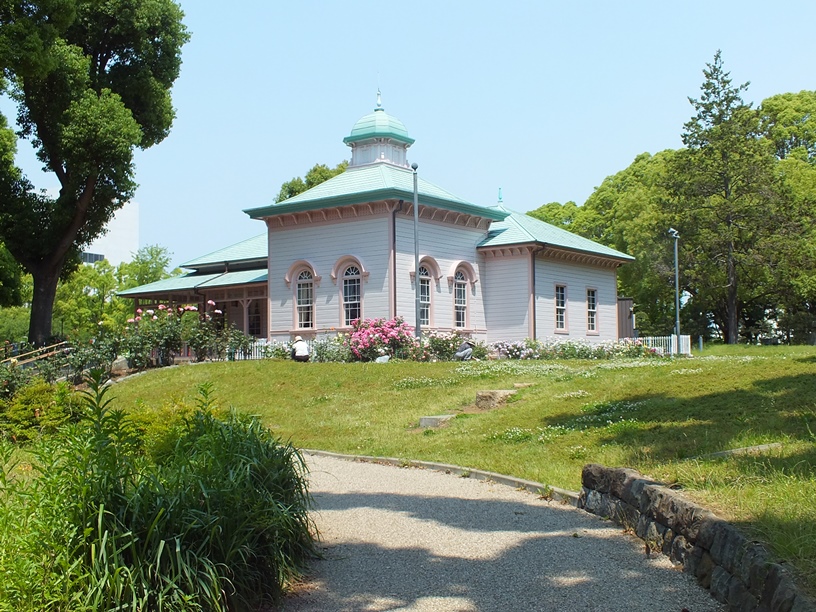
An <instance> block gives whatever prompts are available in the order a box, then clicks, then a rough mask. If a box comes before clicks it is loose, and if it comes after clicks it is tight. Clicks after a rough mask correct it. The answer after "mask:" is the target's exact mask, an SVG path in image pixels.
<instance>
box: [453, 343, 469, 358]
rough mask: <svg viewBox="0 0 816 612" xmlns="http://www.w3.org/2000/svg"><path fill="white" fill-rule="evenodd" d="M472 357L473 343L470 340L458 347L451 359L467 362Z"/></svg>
mask: <svg viewBox="0 0 816 612" xmlns="http://www.w3.org/2000/svg"><path fill="white" fill-rule="evenodd" d="M472 355H473V342H471V341H470V340H465V341H464V342H462V344H460V345H459V348H458V349H456V354H454V356H453V358H454V359H456V360H458V361H469V360H470V358H471V356H472Z"/></svg>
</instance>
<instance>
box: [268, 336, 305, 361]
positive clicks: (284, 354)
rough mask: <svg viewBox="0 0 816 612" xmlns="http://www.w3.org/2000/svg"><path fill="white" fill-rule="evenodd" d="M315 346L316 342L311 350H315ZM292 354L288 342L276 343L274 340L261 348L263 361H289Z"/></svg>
mask: <svg viewBox="0 0 816 612" xmlns="http://www.w3.org/2000/svg"><path fill="white" fill-rule="evenodd" d="M315 344H317V341H315V343H313V345H312V350H313V351H314V350H316V349H315ZM291 352H292V347H291V345H290V344H289V343H288V342H278V341H276V340H272V341H271V342H269V343H268V344H266V345H265V346H264V347H263V358H264V359H289V358H290V355H291Z"/></svg>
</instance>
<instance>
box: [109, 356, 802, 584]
mask: <svg viewBox="0 0 816 612" xmlns="http://www.w3.org/2000/svg"><path fill="white" fill-rule="evenodd" d="M205 382H212V383H214V386H215V395H216V397H217V398H219V399H220V400H221V402H222V403H223V404H225V405H231V406H234V407H235V408H237V409H238V410H241V411H246V412H249V413H252V414H257V415H259V416H260V417H261V419H262V420H263V421H264V422H265V423H266V424H267V425H269V426H270V427H271V428H272V429H273V430H274V431H275V432H276V433H277V434H278V435H279V436H281V437H282V438H284V439H291V440H292V441H293V442H294V444H296V445H297V446H299V447H302V448H314V449H324V450H331V451H336V452H341V453H351V454H361V455H378V456H389V457H399V458H405V459H426V460H434V461H441V462H446V463H453V464H457V465H461V466H467V467H471V468H479V469H485V470H491V471H495V472H499V473H503V474H509V475H513V476H517V477H521V478H527V479H530V480H535V481H539V482H542V483H546V484H549V485H554V486H559V487H563V488H567V489H572V490H577V489H578V488H579V487H580V474H581V468H582V466H583V465H584V464H586V463H590V462H597V463H602V464H605V465H615V466H627V467H633V468H635V469H638V470H640V471H641V472H643V473H645V474H647V475H649V476H651V477H654V478H657V479H661V480H664V481H667V482H672V483H677V484H679V485H681V486H682V487H683V488H684V489H685V491H686V493H687V494H689V495H690V496H692V497H694V498H696V499H697V500H698V501H699V502H701V503H703V504H704V505H706V506H708V507H711V508H712V509H714V510H715V511H716V512H717V513H718V514H720V515H721V516H724V517H726V518H728V519H729V520H731V521H733V522H734V523H736V524H739V525H740V526H742V527H743V528H744V529H745V530H746V531H748V532H749V533H750V534H752V536H753V537H756V538H758V539H761V540H763V541H765V542H767V543H769V544H770V546H771V547H772V549H773V550H774V551H775V553H776V554H777V555H778V556H779V557H780V558H781V559H783V560H785V561H787V562H789V563H790V564H792V565H793V566H795V567H796V568H797V570H798V571H799V574H800V575H801V577H802V579H803V581H804V583H805V584H806V586H807V587H808V589H809V590H810V591H811V593H816V476H815V475H814V465H816V444H815V443H816V348H814V347H728V348H726V347H721V348H717V349H712V350H707V351H705V352H704V353H702V354H699V355H696V356H695V357H693V358H691V359H678V360H670V359H666V360H663V359H638V360H626V359H622V360H614V361H591V362H590V361H540V362H529V361H526V362H519V361H500V362H478V363H477V362H469V363H466V364H457V363H427V364H426V363H412V362H391V363H388V364H331V363H326V364H322V363H321V364H318V363H314V364H313V363H309V364H299V363H293V362H289V361H280V362H279V361H256V362H235V363H208V364H200V365H190V366H180V367H176V368H169V369H164V370H157V371H151V372H147V373H145V374H142V375H140V376H136V377H132V378H130V379H127V380H125V381H123V382H122V383H120V384H118V385H117V386H116V388H115V390H114V395H115V396H117V398H118V399H117V404H118V405H119V406H120V407H123V408H129V407H135V406H141V407H142V408H143V409H144V408H145V407H149V408H159V407H162V406H164V407H166V406H167V405H168V404H170V403H173V402H192V401H193V398H194V397H195V395H196V393H197V386H198V385H200V384H202V383H205ZM514 383H532V385H531V386H529V387H525V388H523V389H520V390H519V391H518V393H517V394H516V395H515V396H514V397H513V398H512V399H511V401H510V402H508V403H507V404H506V405H505V406H503V407H501V408H499V409H496V410H492V411H489V412H474V411H473V410H472V404H473V401H474V398H475V395H476V392H477V391H479V390H485V389H510V388H512V387H513V384H514ZM436 414H456V415H457V417H456V418H455V419H453V420H451V421H449V424H448V425H447V426H446V427H443V428H440V429H435V430H421V429H419V428H418V422H419V418H420V417H422V416H426V415H436ZM770 443H779V444H781V446H780V447H778V448H774V449H772V450H770V451H767V452H765V453H763V454H753V455H751V454H749V455H734V456H731V457H728V458H707V457H705V455H707V454H710V453H715V452H718V451H722V450H727V449H734V448H742V447H748V446H754V445H759V444H770Z"/></svg>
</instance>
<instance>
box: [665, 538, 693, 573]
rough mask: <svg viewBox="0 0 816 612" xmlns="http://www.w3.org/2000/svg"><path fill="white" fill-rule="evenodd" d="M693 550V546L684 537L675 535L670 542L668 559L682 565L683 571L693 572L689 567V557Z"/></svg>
mask: <svg viewBox="0 0 816 612" xmlns="http://www.w3.org/2000/svg"><path fill="white" fill-rule="evenodd" d="M693 550H694V546H693V545H692V544H690V543H689V541H688V540H686V538H684V537H683V536H681V535H678V536H675V537H674V539H673V540H672V543H671V551H670V553H669V559H671V561H672V563H677V564H679V565H682V566H683V569H685V571H687V572H689V573H693V572H692V571H691V568H690V567H689V559H690V557H691V554H692V551H693Z"/></svg>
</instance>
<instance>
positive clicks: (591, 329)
mask: <svg viewBox="0 0 816 612" xmlns="http://www.w3.org/2000/svg"><path fill="white" fill-rule="evenodd" d="M586 307H587V334H590V335H597V334H598V333H600V332H599V331H598V290H597V289H596V288H595V287H587V291H586Z"/></svg>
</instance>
